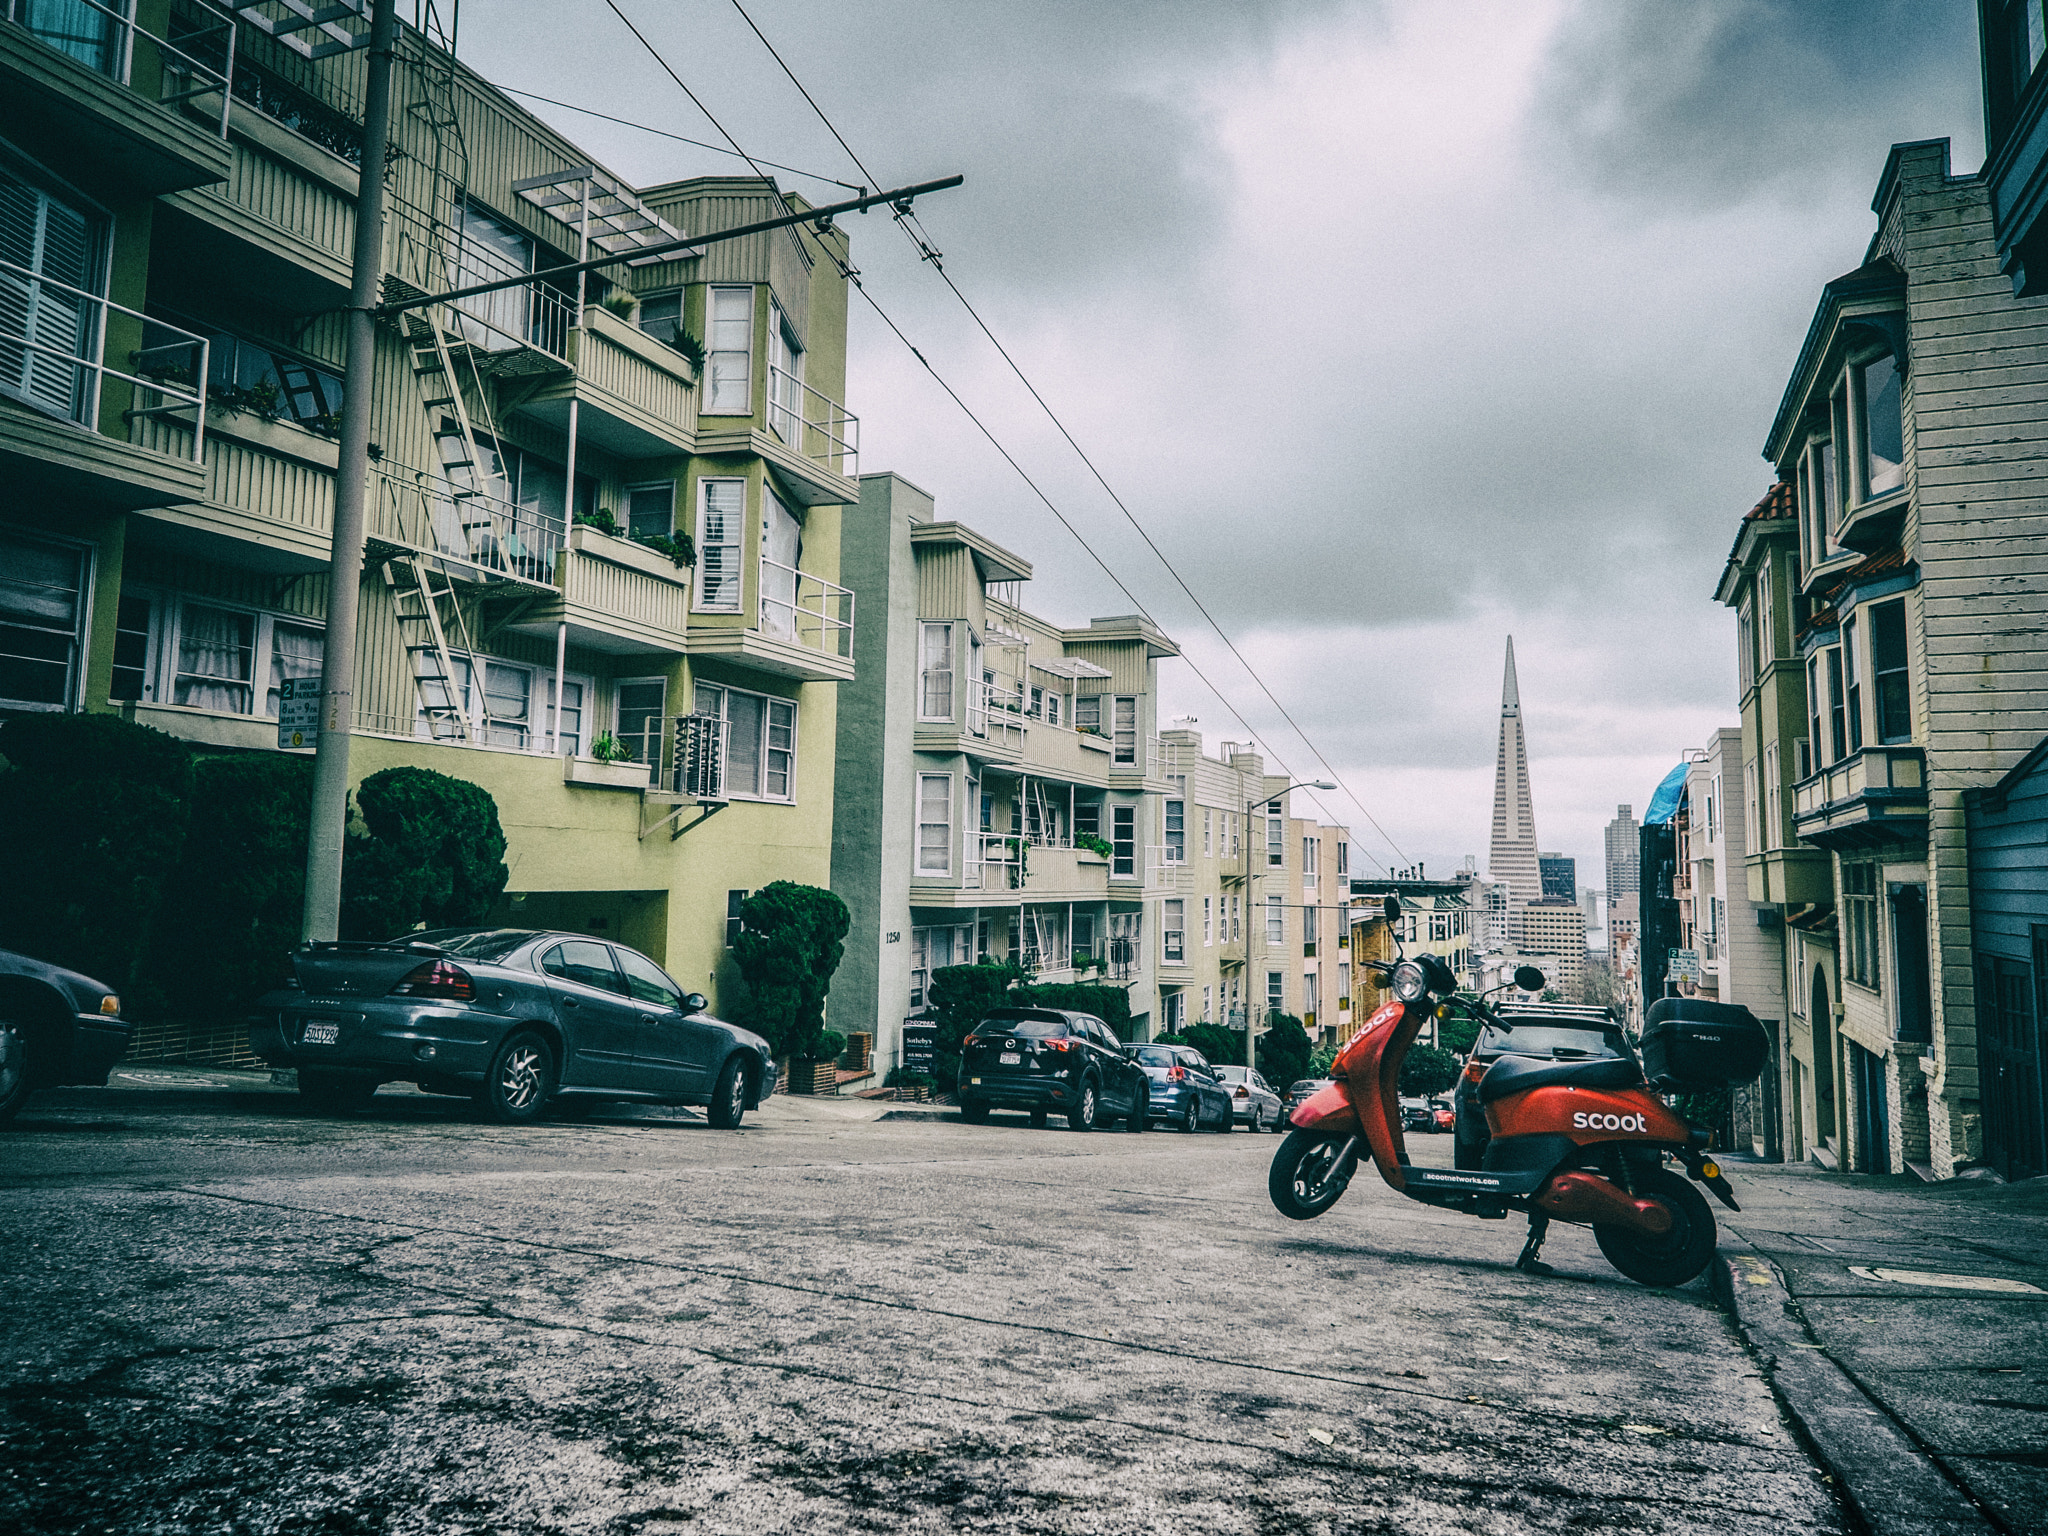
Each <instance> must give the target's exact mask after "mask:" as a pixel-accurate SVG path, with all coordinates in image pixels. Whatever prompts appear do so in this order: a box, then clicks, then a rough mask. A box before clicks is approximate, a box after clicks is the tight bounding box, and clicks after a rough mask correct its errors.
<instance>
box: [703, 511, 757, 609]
mask: <svg viewBox="0 0 2048 1536" xmlns="http://www.w3.org/2000/svg"><path fill="white" fill-rule="evenodd" d="M746 515H747V482H746V481H744V480H700V481H698V482H697V608H698V611H699V612H702V613H738V612H739V611H740V592H741V587H742V584H743V577H742V575H741V571H740V543H741V538H742V535H743V533H744V531H745V530H744V527H743V524H744V523H745V521H746Z"/></svg>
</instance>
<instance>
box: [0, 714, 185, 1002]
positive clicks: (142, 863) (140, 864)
mask: <svg viewBox="0 0 2048 1536" xmlns="http://www.w3.org/2000/svg"><path fill="white" fill-rule="evenodd" d="M0 755H4V756H5V758H6V767H5V769H4V771H0V848H4V849H6V851H7V864H8V873H9V877H8V878H7V879H5V880H0V945H5V946H6V947H7V948H9V949H18V950H20V951H22V952H23V953H24V954H29V955H33V956H34V957H35V958H36V959H38V960H47V961H49V962H50V963H51V964H53V965H62V966H67V967H69V968H70V969H72V970H75V971H83V972H84V973H85V974H86V975H88V976H90V977H92V978H93V979H95V980H96V981H100V982H103V983H105V984H106V985H107V986H109V987H113V988H116V989H118V990H128V988H129V984H130V983H131V982H132V981H134V980H135V978H136V972H137V970H138V968H139V966H140V963H141V961H142V958H143V956H144V954H145V953H146V952H147V951H148V948H149V932H150V925H151V921H152V920H153V918H154V917H155V915H156V913H157V910H158V906H159V903H160V901H161V898H162V895H163V887H164V881H165V880H166V878H167V877H168V876H169V875H170V872H171V870H172V868H173V866H174V865H175V864H176V862H177V859H178V854H179V851H180V850H181V849H182V848H183V847H184V843H185V826H186V822H187V819H188V817H189V815H190V800H191V795H192V754H191V753H190V752H189V751H188V750H186V747H185V744H184V743H183V742H181V741H179V740H178V739H177V738H176V737H174V736H170V735H167V734H165V733H164V732H162V731H154V730H151V729H150V728H149V727H148V726H144V725H133V724H130V723H129V722H128V721H126V720H123V719H121V718H120V716H118V715H19V716H16V717H15V718H14V719H12V720H9V721H8V722H7V723H6V726H5V728H4V729H0Z"/></svg>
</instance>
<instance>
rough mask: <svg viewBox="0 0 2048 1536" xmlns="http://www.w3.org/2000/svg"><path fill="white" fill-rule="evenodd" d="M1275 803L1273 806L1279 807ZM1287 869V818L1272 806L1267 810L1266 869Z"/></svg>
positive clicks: (1277, 802)
mask: <svg viewBox="0 0 2048 1536" xmlns="http://www.w3.org/2000/svg"><path fill="white" fill-rule="evenodd" d="M1279 803H1280V802H1279V801H1277V800H1276V801H1274V802H1273V805H1278V804H1279ZM1286 867H1287V818H1286V816H1284V815H1282V814H1281V813H1279V812H1277V811H1275V810H1274V809H1273V806H1272V805H1269V806H1268V807H1267V808H1266V868H1268V869H1285V868H1286Z"/></svg>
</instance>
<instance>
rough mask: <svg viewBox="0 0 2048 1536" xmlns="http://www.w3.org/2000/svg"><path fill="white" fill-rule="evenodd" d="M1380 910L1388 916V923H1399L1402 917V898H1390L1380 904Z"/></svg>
mask: <svg viewBox="0 0 2048 1536" xmlns="http://www.w3.org/2000/svg"><path fill="white" fill-rule="evenodd" d="M1380 910H1381V911H1382V912H1384V913H1385V914H1386V915H1387V921H1388V922H1390V923H1391V922H1397V921H1399V919H1400V916H1401V898H1400V897H1398V896H1389V897H1388V898H1387V899H1386V900H1385V901H1383V902H1381V903H1380Z"/></svg>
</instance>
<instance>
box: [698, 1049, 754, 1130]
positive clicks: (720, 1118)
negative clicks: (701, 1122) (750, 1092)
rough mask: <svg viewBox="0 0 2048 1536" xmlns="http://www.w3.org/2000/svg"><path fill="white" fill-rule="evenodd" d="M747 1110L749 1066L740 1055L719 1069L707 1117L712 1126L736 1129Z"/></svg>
mask: <svg viewBox="0 0 2048 1536" xmlns="http://www.w3.org/2000/svg"><path fill="white" fill-rule="evenodd" d="M746 1112H747V1067H746V1063H745V1062H743V1061H741V1060H740V1058H739V1057H737V1056H734V1057H730V1058H729V1059H728V1060H727V1061H726V1063H725V1065H724V1066H723V1067H720V1068H719V1069H718V1081H717V1082H716V1083H715V1084H713V1085H712V1089H711V1103H710V1105H709V1106H708V1107H707V1112H706V1114H705V1117H704V1118H705V1119H707V1120H709V1121H710V1122H711V1124H712V1127H713V1128H714V1129H716V1130H721V1131H736V1130H738V1129H739V1128H740V1120H741V1118H742V1117H743V1116H744V1115H745V1114H746Z"/></svg>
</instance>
